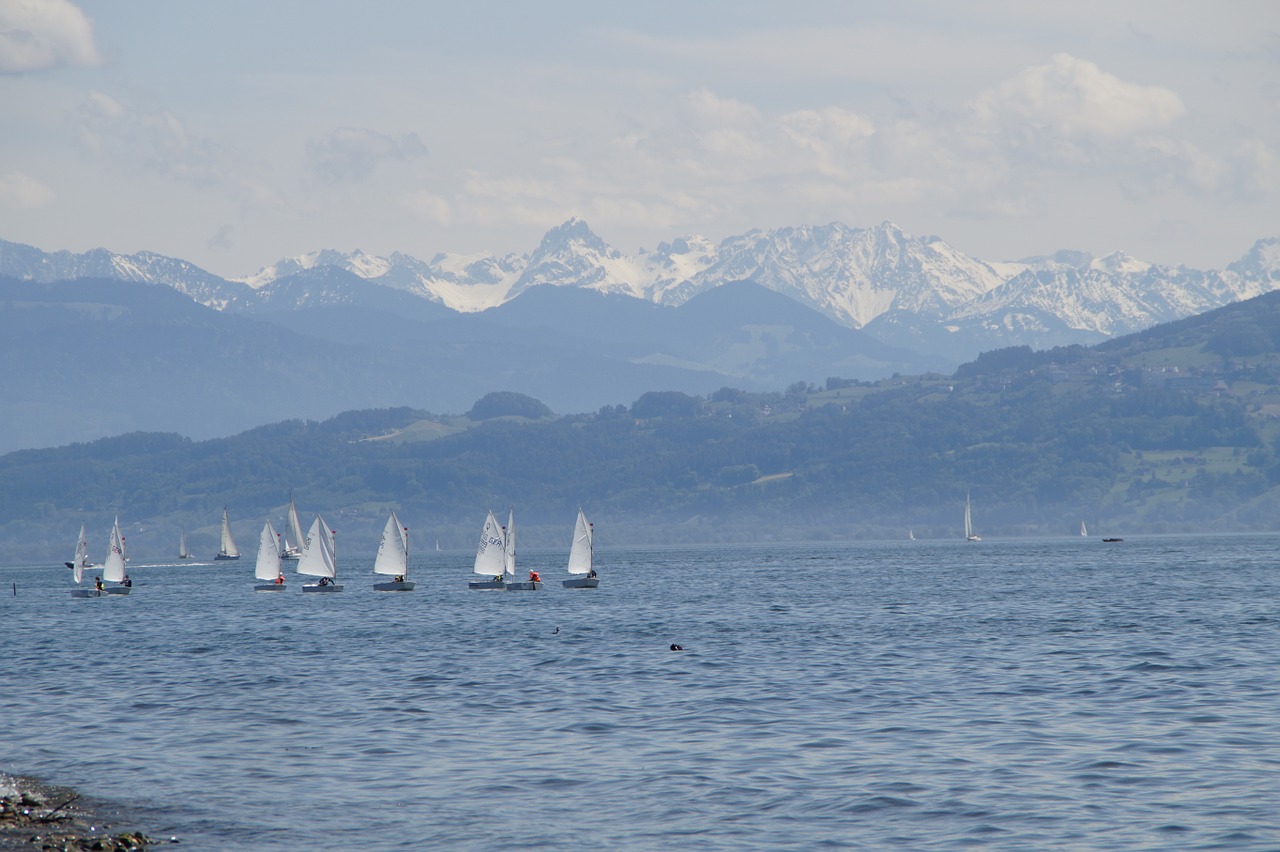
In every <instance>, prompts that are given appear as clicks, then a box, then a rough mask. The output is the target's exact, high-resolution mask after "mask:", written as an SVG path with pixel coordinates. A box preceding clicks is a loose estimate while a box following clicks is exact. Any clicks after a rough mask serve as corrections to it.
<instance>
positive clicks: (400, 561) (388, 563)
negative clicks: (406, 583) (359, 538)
mask: <svg viewBox="0 0 1280 852" xmlns="http://www.w3.org/2000/svg"><path fill="white" fill-rule="evenodd" d="M373 573H375V574H386V575H387V576H389V577H403V576H405V575H406V574H408V573H409V533H408V531H407V530H406V529H405V528H404V527H402V526H401V525H400V519H399V518H397V517H396V513H395V512H392V513H391V517H389V518H387V525H386V526H385V527H383V529H382V542H381V543H380V544H379V545H378V556H377V558H375V559H374V560H373Z"/></svg>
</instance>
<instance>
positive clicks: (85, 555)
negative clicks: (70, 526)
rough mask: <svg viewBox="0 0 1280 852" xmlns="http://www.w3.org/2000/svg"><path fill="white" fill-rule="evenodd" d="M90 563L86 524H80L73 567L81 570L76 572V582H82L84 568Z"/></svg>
mask: <svg viewBox="0 0 1280 852" xmlns="http://www.w3.org/2000/svg"><path fill="white" fill-rule="evenodd" d="M88 565H89V538H88V537H87V536H86V535H85V534H84V524H81V525H80V538H78V539H76V556H75V561H74V563H73V564H72V567H73V568H74V569H75V570H76V571H78V572H80V573H78V574H76V582H77V583H79V582H80V577H81V576H83V572H84V569H85V568H86V567H87V566H88Z"/></svg>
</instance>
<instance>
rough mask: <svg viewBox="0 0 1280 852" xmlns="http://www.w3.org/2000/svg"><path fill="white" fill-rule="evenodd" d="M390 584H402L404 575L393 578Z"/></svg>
mask: <svg viewBox="0 0 1280 852" xmlns="http://www.w3.org/2000/svg"><path fill="white" fill-rule="evenodd" d="M391 582H393V583H403V582H404V575H403V574H397V575H396V576H395V577H394V578H392V580H391Z"/></svg>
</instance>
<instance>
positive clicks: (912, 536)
mask: <svg viewBox="0 0 1280 852" xmlns="http://www.w3.org/2000/svg"><path fill="white" fill-rule="evenodd" d="M915 540H916V534H915V531H914V530H907V541H915Z"/></svg>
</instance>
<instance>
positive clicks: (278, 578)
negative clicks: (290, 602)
mask: <svg viewBox="0 0 1280 852" xmlns="http://www.w3.org/2000/svg"><path fill="white" fill-rule="evenodd" d="M276 585H277V586H283V585H284V575H283V574H279V575H277V576H276Z"/></svg>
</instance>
